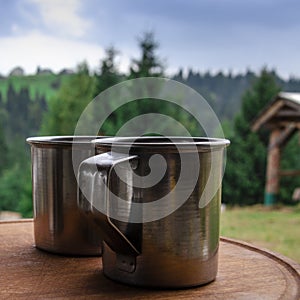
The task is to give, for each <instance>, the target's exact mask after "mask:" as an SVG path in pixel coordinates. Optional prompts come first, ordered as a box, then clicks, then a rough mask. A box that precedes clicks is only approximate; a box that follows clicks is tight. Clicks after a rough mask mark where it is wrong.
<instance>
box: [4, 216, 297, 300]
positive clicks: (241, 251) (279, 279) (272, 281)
mask: <svg viewBox="0 0 300 300" xmlns="http://www.w3.org/2000/svg"><path fill="white" fill-rule="evenodd" d="M0 266H1V275H0V299H49V298H52V299H57V298H59V299H71V298H72V299H97V298H99V299H130V300H133V299H152V300H154V299H185V300H186V299H199V298H201V299H222V300H224V299H230V300H232V299H251V300H252V299H253V300H256V299H270V300H274V299H288V300H291V299H297V300H298V299H300V265H299V264H297V263H295V262H293V261H291V260H290V259H288V258H286V257H283V256H281V255H279V254H274V253H272V252H270V251H268V250H264V249H260V248H258V247H255V246H252V245H249V244H246V243H243V242H239V241H236V240H231V239H227V238H221V242H220V256H219V271H218V276H217V278H216V280H215V281H214V282H212V283H210V284H207V285H204V286H200V287H196V288H190V289H178V290H162V289H144V288H137V287H132V286H127V285H123V284H119V283H116V282H113V281H111V280H109V279H107V278H105V277H104V276H103V274H102V262H101V258H100V257H70V256H69V257H67V256H61V255H55V254H50V253H47V252H43V251H40V250H38V249H36V248H35V247H34V240H33V222H32V220H22V221H12V222H8V221H4V222H0Z"/></svg>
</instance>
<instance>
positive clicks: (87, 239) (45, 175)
mask: <svg viewBox="0 0 300 300" xmlns="http://www.w3.org/2000/svg"><path fill="white" fill-rule="evenodd" d="M94 138H95V137H76V142H75V141H73V136H57V137H54V136H53V137H34V138H28V139H27V142H28V143H29V144H30V145H31V158H32V185H33V191H32V192H33V207H34V237H35V244H36V247H37V248H40V249H43V250H47V251H50V252H54V253H60V254H68V255H100V254H101V251H102V250H101V247H102V246H101V243H102V240H101V238H100V237H99V235H97V234H96V233H95V231H94V230H93V224H92V223H91V222H90V221H89V220H88V219H86V218H83V217H82V215H81V214H80V211H79V209H78V206H77V190H78V187H77V181H76V178H75V175H74V170H73V164H72V146H73V145H74V143H75V147H76V148H75V149H76V150H75V151H76V153H77V154H78V156H79V157H81V160H84V159H86V158H87V157H90V156H92V155H94V153H95V150H94V148H93V147H92V145H91V140H92V139H94Z"/></svg>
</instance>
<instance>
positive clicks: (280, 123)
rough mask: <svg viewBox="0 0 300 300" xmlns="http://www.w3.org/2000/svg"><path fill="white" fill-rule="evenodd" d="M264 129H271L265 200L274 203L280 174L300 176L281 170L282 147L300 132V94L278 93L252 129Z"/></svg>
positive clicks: (293, 171) (257, 118) (290, 171)
mask: <svg viewBox="0 0 300 300" xmlns="http://www.w3.org/2000/svg"><path fill="white" fill-rule="evenodd" d="M261 128H267V129H269V130H270V138H269V146H268V158H267V172H266V176H267V178H266V189H265V200H264V203H265V205H272V204H274V203H275V202H276V199H277V195H278V192H279V184H280V177H281V176H298V175H300V170H280V153H281V149H282V148H283V147H284V145H285V144H286V142H287V141H288V140H289V139H290V138H291V137H292V135H294V134H295V133H296V132H297V131H298V132H300V93H287V92H281V93H279V94H278V95H277V96H276V98H275V99H274V100H273V101H271V102H270V103H269V104H268V105H267V106H266V107H265V108H264V109H263V110H262V111H261V112H260V113H259V114H258V116H257V117H256V119H255V120H254V122H253V124H252V130H253V131H254V132H256V131H258V130H259V129H261ZM299 142H300V140H299ZM299 159H300V151H299Z"/></svg>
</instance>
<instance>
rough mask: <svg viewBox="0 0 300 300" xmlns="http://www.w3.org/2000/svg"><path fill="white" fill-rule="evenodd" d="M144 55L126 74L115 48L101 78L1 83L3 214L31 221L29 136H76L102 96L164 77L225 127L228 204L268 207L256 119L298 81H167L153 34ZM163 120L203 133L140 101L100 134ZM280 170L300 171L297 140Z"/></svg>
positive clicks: (227, 77) (284, 195)
mask: <svg viewBox="0 0 300 300" xmlns="http://www.w3.org/2000/svg"><path fill="white" fill-rule="evenodd" d="M138 47H139V49H140V55H139V57H137V58H133V59H132V62H131V67H130V71H129V73H128V74H121V73H120V71H119V70H118V65H117V64H116V58H117V56H118V53H119V52H118V50H117V49H115V48H114V47H110V48H108V49H107V50H106V56H105V57H104V59H102V60H101V61H100V64H99V68H98V70H96V71H95V72H92V71H91V70H90V69H89V66H88V65H87V64H86V63H85V62H82V63H79V64H78V66H77V68H76V70H75V72H61V73H60V74H53V73H47V74H44V73H43V72H40V70H38V71H37V74H36V75H31V76H13V75H10V76H9V77H5V78H0V155H1V160H0V199H1V201H0V211H1V210H11V211H18V212H20V213H21V214H22V216H23V217H30V216H32V200H31V179H30V177H31V175H30V149H29V146H28V145H26V142H25V140H26V138H27V137H28V136H36V135H72V134H73V133H74V128H75V126H76V123H77V120H78V118H79V116H80V115H81V113H82V111H83V110H84V108H85V107H86V105H87V104H88V103H89V102H90V101H91V100H92V99H93V98H94V97H95V96H97V95H98V94H99V93H101V92H102V91H104V90H106V89H107V88H109V87H111V86H113V85H115V84H117V83H119V82H121V81H124V80H127V79H133V78H139V77H147V76H161V77H169V78H171V79H174V80H177V81H179V82H182V83H184V84H186V85H188V86H190V87H192V88H193V89H195V90H196V91H197V92H199V93H200V94H201V95H202V96H203V97H204V98H205V99H206V100H207V101H208V103H209V104H210V105H211V107H212V108H213V110H214V111H215V113H216V114H217V116H218V118H219V120H220V121H221V122H222V125H223V130H224V132H225V136H226V137H227V138H229V139H230V140H231V145H230V147H229V148H228V152H227V167H226V173H225V177H224V184H223V202H224V203H226V204H230V205H252V204H258V203H262V202H263V195H264V185H265V166H266V153H267V152H266V151H267V142H268V140H267V139H268V133H267V132H261V133H258V134H257V133H253V132H251V130H250V125H251V122H252V120H253V119H254V118H255V116H256V115H257V114H258V112H259V111H260V110H261V109H262V108H263V107H264V106H265V105H266V104H267V103H268V102H269V101H271V100H272V98H274V96H275V95H276V94H277V93H278V92H279V91H280V90H284V91H294V92H295V91H300V80H298V79H296V78H290V79H288V80H283V79H281V78H279V77H278V76H277V74H276V72H275V71H274V70H268V69H267V67H263V68H262V70H261V72H260V74H255V73H253V72H251V71H250V70H249V71H247V72H246V73H245V74H237V75H232V74H231V73H228V74H224V73H222V72H219V73H217V74H212V73H210V72H208V71H207V72H205V73H200V72H196V71H194V70H192V69H189V70H188V71H187V72H186V74H184V73H185V72H183V70H182V69H181V70H179V71H178V72H177V74H174V75H172V76H167V75H166V74H165V65H164V61H163V60H162V59H161V58H160V57H159V56H158V55H157V50H158V48H159V45H158V43H157V41H156V40H155V37H154V36H153V34H152V33H151V32H147V33H145V34H143V35H142V36H141V37H140V38H139V39H138ZM150 112H152V113H161V114H165V115H168V116H170V117H172V118H175V119H176V120H177V121H179V122H180V123H181V124H183V125H184V126H185V127H186V128H187V129H188V130H189V132H190V133H191V134H192V135H194V136H199V135H201V134H202V131H201V128H200V127H199V124H197V122H196V121H195V120H194V119H193V118H192V117H191V116H190V115H189V114H188V113H187V112H186V111H184V110H183V109H181V108H180V107H179V106H176V105H170V104H168V103H165V102H164V101H153V100H152V99H140V100H136V101H132V102H131V103H128V104H127V105H125V106H123V107H120V108H118V109H117V110H116V111H114V112H113V113H112V114H111V115H110V117H109V118H108V119H107V121H106V122H105V123H104V125H103V126H102V128H101V132H100V133H101V134H103V135H113V134H115V133H116V132H117V131H118V129H119V128H120V127H122V125H123V124H124V123H125V122H126V121H128V120H130V119H131V118H133V117H134V116H139V115H141V114H143V113H144V114H145V113H150ZM282 166H283V167H284V168H286V169H300V160H299V141H298V139H297V136H295V137H294V138H293V139H292V140H291V141H290V142H289V143H288V145H287V146H286V147H285V149H284V151H283V159H282ZM299 185H300V183H299V177H298V178H297V177H294V178H284V179H283V184H282V188H281V192H280V193H281V194H280V201H281V203H283V204H291V203H292V202H291V198H292V192H293V190H294V189H295V188H296V187H297V186H299Z"/></svg>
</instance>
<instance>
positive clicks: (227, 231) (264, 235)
mask: <svg viewBox="0 0 300 300" xmlns="http://www.w3.org/2000/svg"><path fill="white" fill-rule="evenodd" d="M221 235H222V236H224V237H230V238H235V239H239V240H242V241H245V242H248V243H251V244H253V245H255V246H259V247H263V248H267V249H269V250H271V251H274V252H278V253H280V254H283V255H285V256H287V257H289V258H291V259H293V260H294V261H297V262H300V205H297V206H294V207H286V206H285V207H277V208H273V209H270V208H266V207H263V206H260V205H256V206H252V207H244V208H240V207H237V208H226V210H225V211H224V212H222V215H221Z"/></svg>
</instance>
